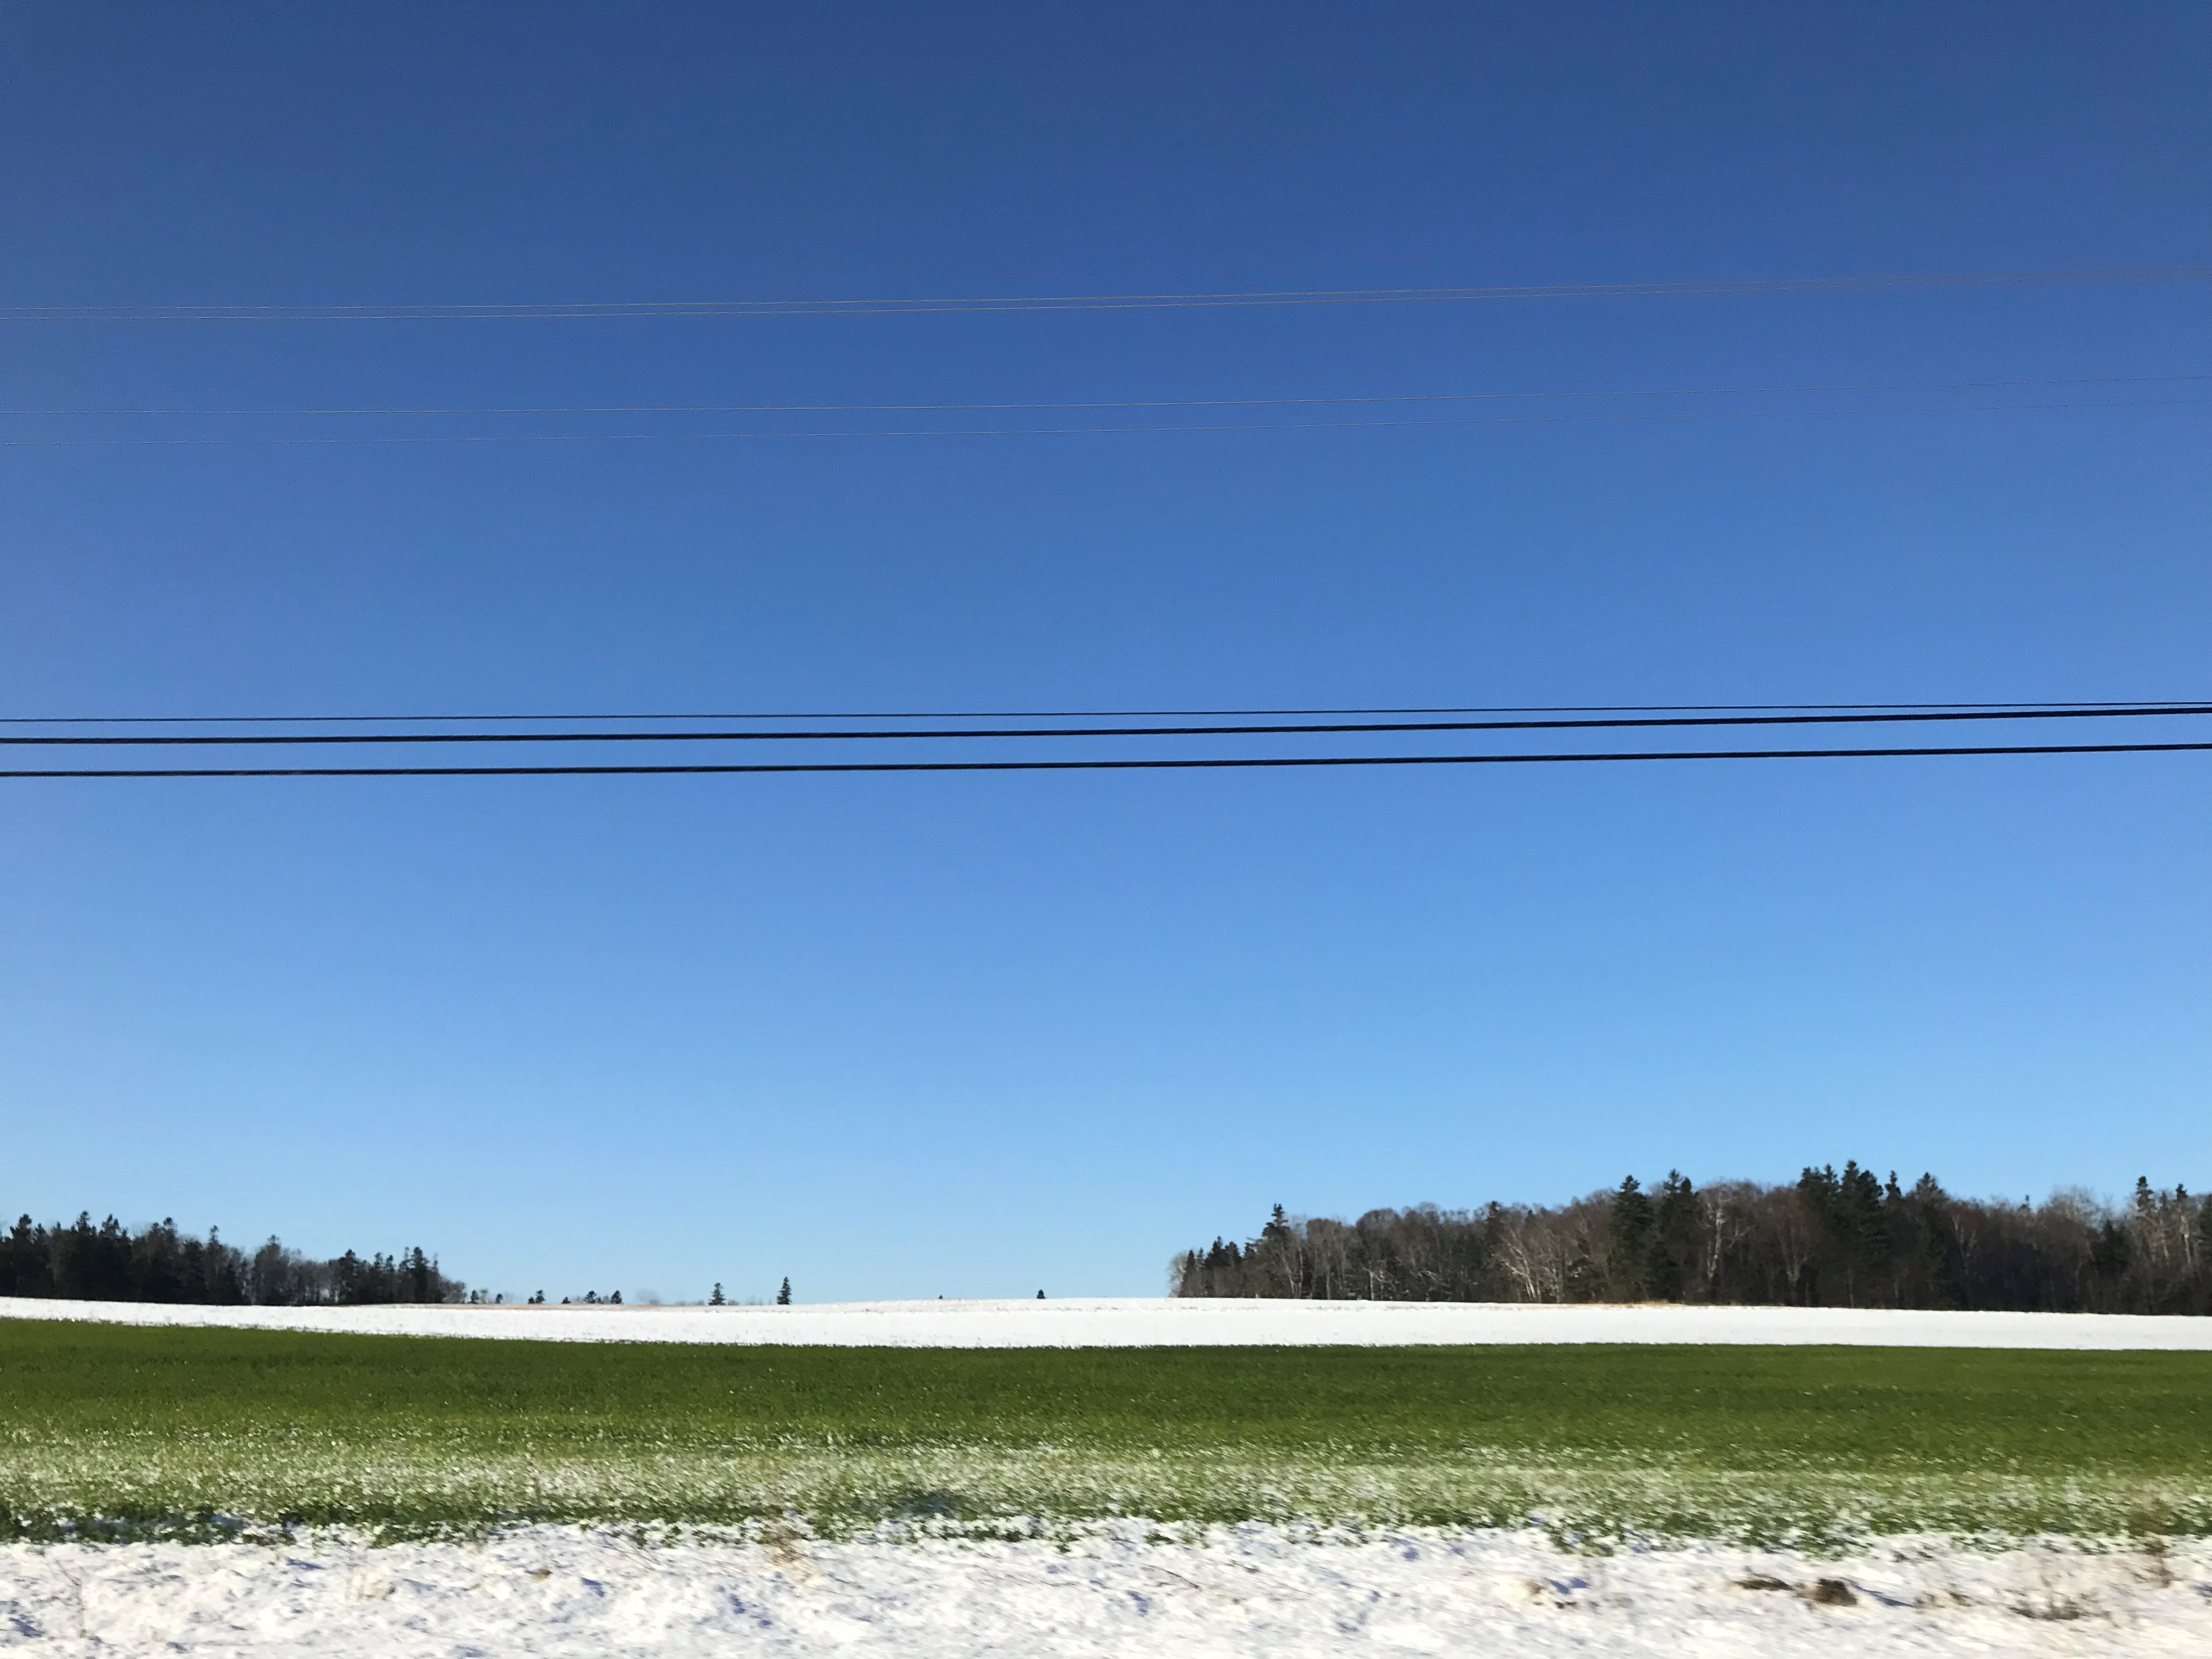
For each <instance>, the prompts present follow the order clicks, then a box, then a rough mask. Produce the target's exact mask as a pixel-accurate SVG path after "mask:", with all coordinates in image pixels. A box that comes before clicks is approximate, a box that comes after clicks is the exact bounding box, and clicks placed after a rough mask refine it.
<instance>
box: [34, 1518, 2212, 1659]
mask: <svg viewBox="0 0 2212 1659" xmlns="http://www.w3.org/2000/svg"><path fill="white" fill-rule="evenodd" d="M1148 1530H1149V1529H1148V1528H1146V1527H1145V1526H1144V1525H1142V1524H1140V1523H1133V1522H1122V1523H1119V1524H1118V1525H1115V1526H1112V1527H1105V1528H1099V1529H1097V1531H1095V1532H1092V1533H1091V1534H1087V1535H1085V1536H1083V1537H1079V1538H1077V1539H1075V1540H1073V1541H1070V1542H1068V1543H1066V1544H1064V1545H1063V1544H1060V1543H1054V1542H1046V1541H1031V1542H1018V1543H952V1542H945V1541H922V1542H881V1541H871V1542H863V1543H844V1544H829V1543H822V1542H818V1541H805V1540H796V1539H794V1540H791V1541H784V1542H781V1543H778V1542H774V1541H756V1542H749V1543H739V1542H721V1543H696V1542H679V1543H673V1544H671V1543H666V1542H661V1543H656V1544H651V1545H641V1544H640V1543H639V1542H637V1541H635V1540H634V1539H630V1538H625V1537H623V1536H620V1535H618V1534H613V1533H608V1532H598V1533H582V1532H578V1531H575V1530H572V1529H563V1528H526V1529H522V1530H520V1531H517V1532H515V1533H512V1534H507V1535H505V1536H502V1537H500V1538H498V1539H495V1540H494V1541H489V1542H485V1543H479V1544H464V1543H441V1544H402V1545H395V1546H389V1547H381V1548H372V1547H368V1546H367V1545H366V1544H365V1543H363V1542H361V1541H356V1540H349V1539H347V1538H344V1537H342V1536H322V1537H313V1538H307V1539H300V1540H293V1541H279V1542H277V1543H275V1544H269V1545H259V1546H257V1545H252V1544H227V1545H217V1546H192V1545H167V1544H148V1545H118V1546H106V1547H77V1546H52V1547H34V1546H27V1545H12V1546H8V1547H0V1650H10V1651H20V1652H22V1653H24V1654H26V1655H46V1654H51V1655H55V1656H63V1655H68V1656H90V1655H94V1654H100V1655H113V1654H155V1653H160V1654H172V1655H174V1654H183V1655H210V1656H212V1655H216V1654H252V1655H268V1656H277V1655H300V1656H307V1655H314V1656H318V1659H401V1656H416V1655H433V1654H435V1655H440V1656H459V1655H486V1654H498V1655H508V1654H532V1655H544V1656H567V1655H576V1656H585V1655H589V1656H594V1659H604V1656H620V1655H633V1654H635V1655H644V1654H653V1655H665V1656H681V1655H687V1654H708V1653H731V1652H744V1653H749V1654H759V1655H763V1656H802V1655H814V1654H823V1655H827V1654H840V1655H846V1654H849V1655H867V1654H877V1653H881V1654H887V1655H888V1654H897V1655H900V1656H902V1659H982V1656H1000V1655H1004V1656H1017V1655H1018V1656H1023V1659H1052V1656H1077V1655H1083V1656H1093V1655H1095V1656H1105V1655H1112V1656H1115V1659H1145V1656H1151V1655H1159V1656H1169V1655H1174V1656H1178V1659H1200V1656H1215V1655H1218V1656H1228V1655H1253V1656H1258V1655H1267V1656H1271V1659H1297V1656H1301V1655H1309V1654H1310V1655H1324V1654H1326V1655H1331V1656H1339V1655H1347V1654H1354V1655H1356V1654H1376V1655H1382V1654H1440V1653H1452V1654H1468V1655H1484V1654H1499V1655H1503V1654H1513V1655H1543V1654H1568V1653H1572V1654H1580V1655H1585V1656H1607V1659H1626V1656H1644V1655H1651V1656H1658V1655H1666V1656H1668V1659H1678V1656H1683V1655H1698V1656H1712V1659H1718V1656H1728V1655H1744V1656H1757V1659H1793V1656H1806V1659H1811V1656H1815V1655H1817V1656H1820V1659H1850V1656H1858V1655H1866V1656H1873V1655H1882V1656H1894V1655H1899V1654H1920V1655H1946V1654H1960V1655H1964V1654H1975V1655H1989V1654H2008V1655H2022V1656H2037V1655H2050V1656H2061V1655H2063V1656H2067V1659H2090V1656H2098V1655H2107V1654H2109V1655H2121V1654H2125V1655H2130V1656H2137V1655H2154V1654H2173V1655H2191V1656H2200V1659H2201V1656H2203V1655H2204V1654H2207V1653H2212V1549H2208V1547H2206V1546H2205V1545H2204V1544H2203V1543H2202V1542H2201V1541H2199V1542H2195V1543H2190V1544H2183V1545H2176V1546H2172V1547H2171V1548H2170V1550H2169V1551H2167V1552H2166V1553H2101V1554H2100V1553H2089V1552H2085V1551H2083V1550H2081V1549H2079V1548H2077V1547H2073V1546H2069V1545H2062V1544H2052V1545H2049V1546H2041V1547H2029V1548H2020V1549H2013V1550H2009V1551H2006V1552H2003V1553H1976V1552H1971V1551H1966V1550H1961V1549H1959V1548H1957V1547H1954V1546H1951V1545H1947V1544H1943V1543H1940V1542H1938V1541H1934V1540H1919V1541H1914V1540H1892V1541H1887V1542H1886V1543H1885V1544H1884V1545H1883V1546H1881V1547H1880V1548H1879V1549H1875V1550H1871V1551H1869V1552H1868V1553H1863V1554H1860V1555H1856V1556H1850V1557H1845V1558H1838V1559H1819V1560H1808V1559H1804V1558H1802V1557H1798V1556H1793V1555H1790V1554H1786V1553H1771V1552H1760V1551H1752V1550H1744V1549H1734V1548H1726V1547H1718V1546H1711V1547H1691V1548H1684V1549H1672V1550H1664V1551H1651V1552H1639V1553H1624V1554H1618V1555H1613V1556H1602V1557H1591V1556H1581V1555H1570V1554H1565V1553H1560V1552H1559V1551H1558V1550H1556V1549H1553V1547H1550V1546H1549V1545H1547V1544H1546V1543H1545V1542H1543V1541H1542V1540H1541V1538H1540V1537H1539V1536H1537V1535H1536V1534H1522V1533H1458V1534H1438V1533H1419V1532H1400V1533H1391V1534H1372V1535H1370V1536H1367V1537H1365V1538H1363V1539H1358V1540H1345V1539H1337V1540H1334V1541H1326V1540H1324V1541H1316V1540H1315V1539H1313V1538H1311V1537H1301V1536H1299V1535H1297V1534H1291V1533H1287V1532H1285V1531H1284V1530H1281V1529H1279V1528H1268V1527H1261V1526H1247V1527H1239V1528H1225V1529H1217V1530H1215V1531H1213V1532H1211V1533H1206V1534H1194V1535H1185V1536H1183V1537H1181V1538H1179V1539H1176V1540H1174V1541H1161V1540H1158V1539H1157V1538H1155V1539H1150V1540H1148V1539H1147V1537H1146V1534H1147V1531H1148Z"/></svg>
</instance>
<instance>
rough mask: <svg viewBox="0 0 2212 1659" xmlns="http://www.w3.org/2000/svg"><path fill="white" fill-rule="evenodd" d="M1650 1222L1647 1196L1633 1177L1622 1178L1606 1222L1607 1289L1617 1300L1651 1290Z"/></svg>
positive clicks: (1630, 1299) (1638, 1295) (1625, 1300)
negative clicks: (1608, 1245) (1608, 1240)
mask: <svg viewBox="0 0 2212 1659" xmlns="http://www.w3.org/2000/svg"><path fill="white" fill-rule="evenodd" d="M1651 1225H1652V1214H1651V1200H1650V1197H1649V1196H1648V1195H1647V1194H1645V1193H1644V1188H1643V1187H1642V1186H1641V1185H1640V1184H1639V1183H1638V1181H1637V1179H1636V1177H1635V1176H1626V1177H1624V1178H1623V1180H1622V1181H1621V1183H1620V1187H1619V1188H1617V1189H1616V1190H1615V1191H1614V1193H1613V1212H1612V1214H1611V1216H1610V1217H1609V1218H1607V1232H1608V1234H1609V1235H1610V1236H1611V1243H1612V1246H1613V1249H1612V1251H1611V1255H1610V1261H1609V1272H1608V1273H1607V1279H1608V1280H1609V1284H1608V1288H1609V1289H1610V1290H1611V1291H1612V1293H1613V1296H1614V1297H1615V1298H1616V1299H1618V1300H1620V1301H1624V1302H1633V1301H1636V1300H1638V1298H1640V1297H1644V1296H1646V1295H1649V1294H1650V1276H1651Z"/></svg>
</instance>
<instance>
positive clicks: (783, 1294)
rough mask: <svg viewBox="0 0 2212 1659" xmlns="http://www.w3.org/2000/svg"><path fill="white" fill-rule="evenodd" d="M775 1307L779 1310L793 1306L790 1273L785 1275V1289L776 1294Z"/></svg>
mask: <svg viewBox="0 0 2212 1659" xmlns="http://www.w3.org/2000/svg"><path fill="white" fill-rule="evenodd" d="M775 1305H776V1306H777V1307H779V1308H788V1307H789V1306H790V1305H791V1276H790V1275H789V1274H788V1273H787V1274H785V1275H784V1280H783V1288H782V1289H781V1290H780V1291H777V1292H776V1293H775Z"/></svg>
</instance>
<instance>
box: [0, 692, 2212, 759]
mask: <svg viewBox="0 0 2212 1659" xmlns="http://www.w3.org/2000/svg"><path fill="white" fill-rule="evenodd" d="M2200 714H2212V703H2182V704H2170V705H2164V706H2160V707H2147V708H2071V709H2054V708H2044V709H2007V710H1965V709H1960V710H1940V711H1938V710H1930V711H1922V712H1918V713H1911V714H1659V715H1642V716H1631V717H1622V718H1613V719H1596V718H1577V719H1550V720H1387V721H1335V722H1321V723H1316V722H1301V723H1297V724H1286V725H1265V726H986V727H981V728H978V727H974V726H967V727H923V728H921V729H915V728H911V727H909V728H905V729H900V730H858V731H855V730H852V729H850V728H845V729H830V730H821V729H815V730H800V731H758V730H755V731H750V732H283V733H273V734H272V733H259V732H256V733H250V734H246V735H239V734H236V733H225V734H222V735H220V736H215V737H204V736H194V737H137V736H125V737H115V736H100V737H76V736H64V737H52V736H37V737H7V736H0V747H11V748H31V747H41V748H90V747H125V748H132V749H141V748H157V747H160V748H182V747H210V748H242V747H248V746H253V747H263V746H271V745H301V744H321V745H326V744H457V743H501V744H507V743H773V742H786V743H789V742H806V743H813V742H822V741H829V742H854V741H873V740H882V739H893V740H899V741H915V740H920V739H929V738H956V739H957V738H1188V737H1286V736H1324V735H1333V736H1351V735H1378V734H1383V733H1410V732H1556V731H1619V730H1626V729H1630V728H1649V727H1679V726H1864V725H1881V726H1893V725H1901V724H1906V723H1917V722H1927V721H1960V720H2133V719H2142V718H2163V717H2172V716H2188V715H2200Z"/></svg>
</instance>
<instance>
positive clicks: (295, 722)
mask: <svg viewBox="0 0 2212 1659" xmlns="http://www.w3.org/2000/svg"><path fill="white" fill-rule="evenodd" d="M2197 701H2200V700H2199V699H2194V698H2179V697H2172V698H2162V699H2160V698H2135V699H2126V698H2112V699H2107V700H2106V701H2104V702H2090V701H2086V700H2085V701H2081V702H1654V703H1488V704H1464V703H1462V704H1450V705H1441V704H1428V705H1422V706H1419V707H1394V708H904V709H895V708H894V709H843V710H833V709H787V710H785V711H784V712H782V713H781V714H763V713H759V712H757V711H754V712H749V713H744V714H671V713H661V714H0V726H398V725H403V724H405V725H419V724H423V723H427V722H431V721H438V722H442V723H446V724H460V723H470V724H475V725H489V724H491V723H493V722H495V721H497V722H507V721H515V720H540V721H553V720H1173V719H1178V718H1184V717H1188V718H1194V719H1203V720H1228V719H1232V718H1237V717H1240V716H1251V717H1262V716H1266V717H1273V716H1282V717H1285V718H1289V717H1296V716H1304V715H1315V714H1360V715H1368V714H1774V713H1802V712H1816V711H1827V710H1842V711H1856V710H1861V709H1880V708H1894V709H1907V710H1913V709H1931V710H1932V709H1944V708H2009V709H2031V708H2035V709H2039V708H2057V709H2069V708H2154V707H2155V708H2173V707H2177V706H2179V705H2180V704H2181V703H2183V702H2192V703H2193V702H2197Z"/></svg>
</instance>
